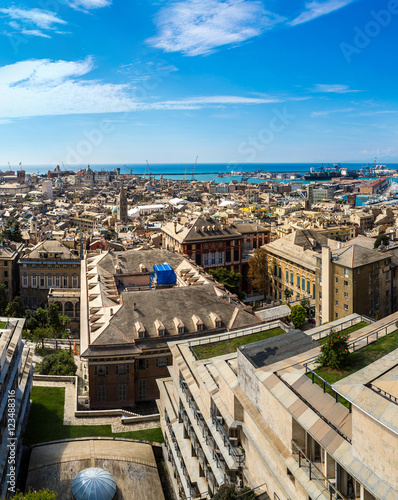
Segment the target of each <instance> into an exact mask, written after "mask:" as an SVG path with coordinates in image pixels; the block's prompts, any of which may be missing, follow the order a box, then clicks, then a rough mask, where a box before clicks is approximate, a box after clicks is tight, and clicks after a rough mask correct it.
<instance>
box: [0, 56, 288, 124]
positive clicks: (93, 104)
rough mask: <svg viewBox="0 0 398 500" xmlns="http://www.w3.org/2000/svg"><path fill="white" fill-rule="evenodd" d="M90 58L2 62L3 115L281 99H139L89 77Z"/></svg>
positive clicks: (131, 92)
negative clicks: (4, 64)
mask: <svg viewBox="0 0 398 500" xmlns="http://www.w3.org/2000/svg"><path fill="white" fill-rule="evenodd" d="M93 69H94V62H93V60H92V58H90V57H89V58H86V59H84V60H82V61H51V60H48V59H41V60H28V61H22V62H19V63H15V64H12V65H9V66H3V67H0V120H8V119H12V118H22V117H33V116H54V115H69V114H93V113H121V112H134V111H145V110H188V109H201V108H205V107H214V108H218V107H226V106H232V105H261V104H273V103H278V102H283V101H284V100H285V99H282V98H279V97H273V96H263V97H246V96H231V95H216V96H197V97H192V98H182V99H175V100H165V101H160V100H158V101H154V100H152V101H147V102H144V101H142V100H141V101H140V100H137V99H135V98H134V88H133V87H132V86H131V85H127V84H108V83H102V82H99V81H97V80H90V79H88V74H89V73H90V72H91V71H92V70H93Z"/></svg>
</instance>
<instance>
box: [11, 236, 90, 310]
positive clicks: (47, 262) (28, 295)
mask: <svg viewBox="0 0 398 500" xmlns="http://www.w3.org/2000/svg"><path fill="white" fill-rule="evenodd" d="M18 264H19V279H20V292H21V293H20V295H21V299H22V302H23V304H24V306H25V307H29V308H30V309H37V308H38V307H41V306H45V305H47V300H48V294H49V291H50V290H51V289H62V290H64V291H68V290H69V291H71V289H74V290H77V289H79V288H80V258H79V256H78V255H77V253H76V252H73V251H72V250H71V249H70V248H68V247H67V246H66V245H64V244H63V243H61V242H60V241H57V240H48V241H42V242H41V243H38V244H37V245H36V246H34V247H33V248H32V249H28V250H26V251H25V253H24V255H23V256H22V257H21V258H20V259H19V261H18Z"/></svg>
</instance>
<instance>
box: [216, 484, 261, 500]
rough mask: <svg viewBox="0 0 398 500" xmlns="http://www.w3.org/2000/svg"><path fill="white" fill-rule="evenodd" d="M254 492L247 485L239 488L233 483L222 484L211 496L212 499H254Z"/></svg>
mask: <svg viewBox="0 0 398 500" xmlns="http://www.w3.org/2000/svg"><path fill="white" fill-rule="evenodd" d="M245 493H246V494H245ZM254 499H255V496H254V493H253V492H252V491H251V490H250V488H248V487H246V486H245V487H244V488H242V489H241V490H239V489H238V488H237V487H236V486H235V485H234V484H224V485H223V486H221V488H219V489H218V491H217V493H216V494H215V495H214V496H213V500H254Z"/></svg>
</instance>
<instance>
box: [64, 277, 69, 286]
mask: <svg viewBox="0 0 398 500" xmlns="http://www.w3.org/2000/svg"><path fill="white" fill-rule="evenodd" d="M63 283H64V288H68V276H64V279H63Z"/></svg>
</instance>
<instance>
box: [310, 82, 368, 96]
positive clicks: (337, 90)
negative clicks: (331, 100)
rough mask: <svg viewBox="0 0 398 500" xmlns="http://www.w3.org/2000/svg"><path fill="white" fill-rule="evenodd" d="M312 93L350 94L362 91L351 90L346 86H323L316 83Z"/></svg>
mask: <svg viewBox="0 0 398 500" xmlns="http://www.w3.org/2000/svg"><path fill="white" fill-rule="evenodd" d="M313 91H314V92H319V93H323V94H350V93H351V92H362V90H353V89H350V87H349V86H348V85H340V84H333V85H330V84H323V83H318V84H317V85H315V87H314V88H313Z"/></svg>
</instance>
